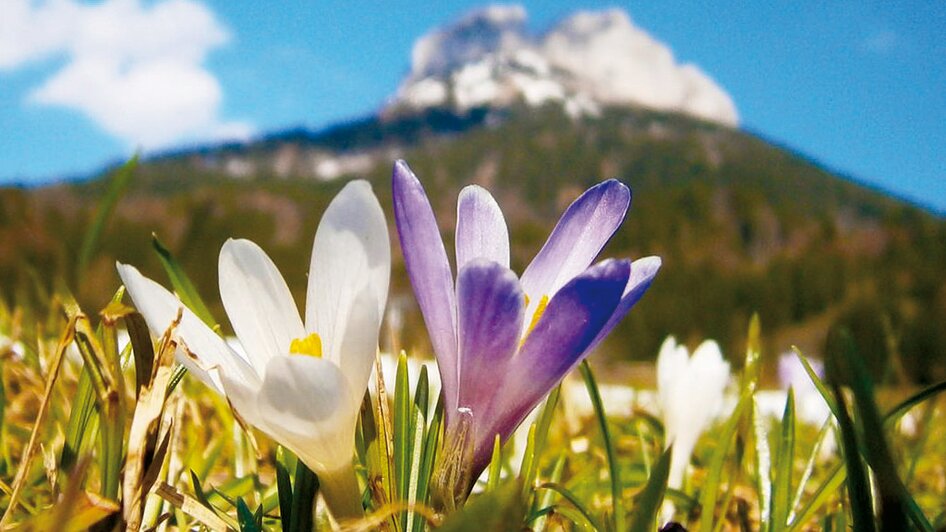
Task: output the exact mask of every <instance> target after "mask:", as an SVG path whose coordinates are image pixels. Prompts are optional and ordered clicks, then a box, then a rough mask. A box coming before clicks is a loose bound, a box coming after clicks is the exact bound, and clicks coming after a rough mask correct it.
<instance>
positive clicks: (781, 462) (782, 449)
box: [768, 388, 795, 532]
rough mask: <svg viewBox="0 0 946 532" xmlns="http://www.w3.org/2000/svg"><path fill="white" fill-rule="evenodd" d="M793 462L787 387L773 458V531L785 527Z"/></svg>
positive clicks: (791, 410) (792, 420)
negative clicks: (776, 447) (776, 454)
mask: <svg viewBox="0 0 946 532" xmlns="http://www.w3.org/2000/svg"><path fill="white" fill-rule="evenodd" d="M794 463H795V392H794V390H793V389H792V388H789V389H788V397H787V398H786V400H785V412H784V413H783V414H782V432H781V437H780V438H779V444H778V456H777V457H776V459H775V478H774V480H773V486H772V503H771V505H770V508H771V510H772V513H771V514H770V516H771V517H770V520H769V523H768V525H769V527H768V528H769V530H771V531H772V532H775V531H776V530H782V529H783V528H785V525H786V522H787V521H788V514H789V507H790V506H791V501H792V499H791V497H792V466H793V465H794Z"/></svg>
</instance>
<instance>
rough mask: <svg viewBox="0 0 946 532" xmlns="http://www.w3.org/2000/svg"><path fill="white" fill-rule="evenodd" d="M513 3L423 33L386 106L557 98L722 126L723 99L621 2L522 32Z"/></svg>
mask: <svg viewBox="0 0 946 532" xmlns="http://www.w3.org/2000/svg"><path fill="white" fill-rule="evenodd" d="M526 21H527V14H526V11H525V9H524V8H523V7H522V6H518V5H512V6H490V7H486V8H484V9H481V10H477V11H473V12H471V13H469V14H467V15H466V16H464V17H462V18H460V19H459V20H457V21H456V22H453V23H451V24H448V25H447V26H444V27H442V28H439V29H436V30H434V31H432V32H430V33H428V34H427V35H424V36H423V37H421V38H420V39H418V40H417V42H416V43H415V44H414V50H413V54H412V67H411V72H410V74H409V75H408V76H407V78H406V79H405V80H404V82H403V83H402V84H401V87H400V88H399V90H398V92H397V94H396V96H395V97H394V99H393V101H392V102H391V106H393V107H408V108H425V107H432V106H451V107H455V108H458V109H460V110H463V109H468V108H471V107H477V106H484V105H493V106H503V105H508V104H511V103H513V102H515V101H525V102H526V103H527V104H529V105H541V104H543V103H545V102H549V101H555V102H560V103H562V104H563V105H564V106H565V108H566V109H567V110H568V111H569V112H570V113H572V114H585V113H590V114H594V113H596V112H597V111H598V109H599V108H600V106H602V105H628V104H631V105H642V106H646V107H650V108H654V109H659V110H666V111H679V112H683V113H688V114H690V115H693V116H697V117H699V118H703V119H706V120H711V121H714V122H719V123H722V124H727V125H733V126H735V125H737V124H738V122H739V117H738V113H737V111H736V106H735V104H734V103H733V100H732V98H731V97H730V96H729V95H728V94H727V93H726V91H725V90H723V89H722V88H721V87H720V86H719V85H718V84H717V83H716V82H715V81H714V80H713V79H712V78H710V77H709V76H708V75H707V74H705V73H704V72H703V71H702V70H700V69H699V67H697V66H696V65H692V64H688V63H683V64H681V63H679V62H678V61H677V60H676V59H675V58H674V56H673V52H672V51H671V50H670V48H669V47H668V46H667V45H666V44H664V43H661V42H660V41H658V40H656V39H654V38H653V37H652V36H650V35H649V34H648V33H647V32H646V31H644V30H643V29H641V28H639V27H637V26H635V25H634V23H633V22H632V21H631V19H630V17H629V16H628V15H627V13H626V12H624V11H623V10H620V9H611V10H606V11H597V12H591V11H580V12H577V13H575V14H573V15H572V16H570V17H568V18H567V19H565V20H563V21H561V22H560V23H559V24H557V25H556V26H554V27H552V28H551V29H549V30H548V31H546V32H545V33H543V34H539V35H535V34H531V33H529V31H528V30H527V27H526Z"/></svg>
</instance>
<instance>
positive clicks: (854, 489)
mask: <svg viewBox="0 0 946 532" xmlns="http://www.w3.org/2000/svg"><path fill="white" fill-rule="evenodd" d="M833 390H834V395H835V400H836V401H837V405H838V418H837V419H838V426H839V427H840V429H841V450H842V453H843V455H844V464H845V466H846V468H847V493H848V500H849V501H850V504H851V518H852V519H853V521H854V530H858V531H864V532H871V531H873V530H876V524H875V523H874V510H873V507H872V506H871V489H870V482H869V481H868V478H867V471H866V469H865V467H864V463H863V461H861V453H860V451H859V450H858V447H857V435H856V434H855V432H854V430H855V429H854V422H853V421H851V416H850V415H848V413H847V402H846V400H845V399H844V394H843V392H842V391H841V388H840V387H838V386H834V387H833Z"/></svg>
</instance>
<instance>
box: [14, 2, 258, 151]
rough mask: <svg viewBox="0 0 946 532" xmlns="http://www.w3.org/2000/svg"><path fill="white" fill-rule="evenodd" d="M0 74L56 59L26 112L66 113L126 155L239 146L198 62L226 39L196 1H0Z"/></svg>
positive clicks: (217, 92)
mask: <svg viewBox="0 0 946 532" xmlns="http://www.w3.org/2000/svg"><path fill="white" fill-rule="evenodd" d="M3 1H4V2H5V5H4V11H5V12H4V15H5V16H4V17H2V18H0V73H2V72H3V71H4V70H8V71H9V70H14V69H17V68H21V67H23V66H26V65H28V64H30V63H35V62H39V61H45V60H49V59H55V58H62V59H64V60H65V61H64V64H63V65H62V66H61V67H59V68H58V69H57V70H56V71H55V72H54V73H53V74H52V75H51V76H50V77H49V78H48V79H46V80H45V81H44V82H42V83H41V85H40V86H39V87H36V88H35V89H33V90H32V91H31V93H30V94H29V96H28V100H29V101H30V102H33V103H36V104H41V105H53V106H61V107H66V108H69V109H74V110H77V111H79V112H81V113H82V114H84V115H85V116H87V117H88V118H89V119H90V120H92V121H93V122H95V123H96V124H97V125H98V126H99V127H101V128H102V129H104V130H105V131H106V132H108V133H109V134H111V135H113V136H115V137H117V138H119V139H121V140H123V141H124V142H126V143H128V144H130V145H132V146H141V147H143V148H145V149H153V148H159V147H163V146H167V145H169V144H171V143H174V142H178V141H181V140H196V139H207V138H215V139H218V138H221V137H227V138H230V137H231V136H234V135H235V136H238V137H245V136H247V135H249V134H250V132H251V127H250V126H249V125H248V124H245V123H240V122H224V121H222V120H221V118H220V104H221V101H222V98H223V93H222V90H221V87H220V83H219V81H218V80H217V78H216V77H215V76H214V75H213V74H212V73H211V72H210V71H209V70H207V68H206V67H205V65H204V64H203V63H204V60H205V58H206V55H207V54H208V53H209V52H210V51H211V50H213V49H215V48H218V47H220V46H222V45H224V44H226V43H227V41H228V40H229V34H228V33H227V31H226V29H225V28H224V27H223V26H222V25H221V24H220V23H219V22H218V21H217V19H216V18H215V16H214V14H213V12H212V11H210V10H209V9H208V8H207V7H206V6H204V5H203V4H201V3H199V2H197V1H194V0H165V1H162V2H158V3H145V2H142V1H141V0H106V1H105V2H102V3H98V4H85V3H80V2H77V1H76V0H45V1H40V2H36V1H34V0H3Z"/></svg>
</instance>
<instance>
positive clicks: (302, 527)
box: [287, 462, 319, 532]
mask: <svg viewBox="0 0 946 532" xmlns="http://www.w3.org/2000/svg"><path fill="white" fill-rule="evenodd" d="M318 493H319V479H318V477H316V476H315V473H313V472H312V471H311V470H310V469H309V468H308V467H306V465H305V464H303V463H302V462H298V463H297V464H296V480H295V482H294V483H293V485H292V511H291V512H290V514H291V517H290V520H289V529H288V531H287V532H312V530H314V522H313V519H312V516H313V510H314V509H315V496H316V495H317V494H318Z"/></svg>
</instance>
